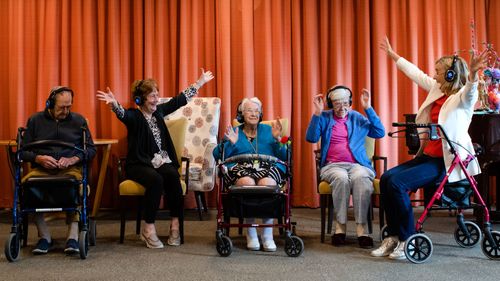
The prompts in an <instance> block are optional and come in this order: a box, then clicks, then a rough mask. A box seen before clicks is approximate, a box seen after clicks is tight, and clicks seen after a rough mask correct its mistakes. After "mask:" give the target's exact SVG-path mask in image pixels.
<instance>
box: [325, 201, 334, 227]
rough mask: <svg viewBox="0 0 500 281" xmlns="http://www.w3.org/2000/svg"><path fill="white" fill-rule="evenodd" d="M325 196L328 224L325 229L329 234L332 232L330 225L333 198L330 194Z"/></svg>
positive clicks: (331, 222) (331, 221)
mask: <svg viewBox="0 0 500 281" xmlns="http://www.w3.org/2000/svg"><path fill="white" fill-rule="evenodd" d="M326 196H327V202H328V205H327V206H328V209H327V211H328V225H327V229H326V233H328V234H331V233H332V225H333V198H332V196H331V195H329V194H328V195H326Z"/></svg>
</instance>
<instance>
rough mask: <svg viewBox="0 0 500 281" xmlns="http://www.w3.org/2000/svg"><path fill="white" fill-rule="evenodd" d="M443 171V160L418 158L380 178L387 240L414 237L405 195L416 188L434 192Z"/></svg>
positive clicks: (410, 212) (442, 175) (413, 225)
mask: <svg viewBox="0 0 500 281" xmlns="http://www.w3.org/2000/svg"><path fill="white" fill-rule="evenodd" d="M445 170H446V169H445V166H444V161H443V158H433V157H429V156H426V155H422V156H418V157H416V158H414V159H412V160H410V161H408V162H405V163H403V164H401V165H399V166H396V167H394V168H392V169H390V170H388V171H387V172H385V173H384V174H383V175H382V177H381V179H380V193H381V194H380V196H381V201H382V206H383V208H384V211H385V214H386V218H387V231H388V233H389V235H390V236H396V235H397V236H398V237H399V240H400V241H405V240H406V239H407V238H408V237H410V236H411V235H412V234H414V233H415V223H414V219H413V209H412V206H411V202H410V195H409V194H408V193H409V192H410V191H416V190H417V189H419V188H434V186H435V184H436V182H438V181H440V180H442V179H443V178H444V175H445Z"/></svg>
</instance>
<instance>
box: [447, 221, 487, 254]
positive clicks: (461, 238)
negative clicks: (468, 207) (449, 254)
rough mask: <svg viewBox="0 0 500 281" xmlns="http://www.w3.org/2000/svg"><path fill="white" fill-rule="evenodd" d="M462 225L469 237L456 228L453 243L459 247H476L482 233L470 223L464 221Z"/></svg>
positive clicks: (476, 226) (475, 225)
mask: <svg viewBox="0 0 500 281" xmlns="http://www.w3.org/2000/svg"><path fill="white" fill-rule="evenodd" d="M464 223H465V228H466V229H467V232H468V234H469V235H467V234H466V233H465V231H464V230H462V229H461V228H460V226H458V227H457V228H456V229H455V235H454V236H455V241H457V244H458V245H460V247H463V248H472V247H474V246H476V244H477V243H479V241H481V238H482V235H483V233H482V232H481V229H480V228H479V226H478V225H477V224H475V223H473V222H471V221H466V222H464Z"/></svg>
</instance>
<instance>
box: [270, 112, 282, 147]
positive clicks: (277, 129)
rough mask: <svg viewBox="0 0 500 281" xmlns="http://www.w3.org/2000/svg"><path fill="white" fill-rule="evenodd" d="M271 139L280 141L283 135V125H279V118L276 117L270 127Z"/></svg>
mask: <svg viewBox="0 0 500 281" xmlns="http://www.w3.org/2000/svg"><path fill="white" fill-rule="evenodd" d="M271 127H272V134H273V137H274V138H275V139H276V140H278V141H280V140H281V137H282V135H281V134H282V133H283V125H282V124H281V121H280V118H279V117H278V118H277V119H276V121H274V122H273V123H272V125H271Z"/></svg>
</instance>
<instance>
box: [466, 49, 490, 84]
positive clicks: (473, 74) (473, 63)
mask: <svg viewBox="0 0 500 281" xmlns="http://www.w3.org/2000/svg"><path fill="white" fill-rule="evenodd" d="M488 55H489V52H488V51H486V52H483V53H482V54H480V55H479V57H476V56H475V55H474V53H472V57H471V59H470V63H469V70H470V73H469V81H471V82H475V81H477V72H478V71H479V70H480V69H483V68H485V67H486V66H487V65H488Z"/></svg>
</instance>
